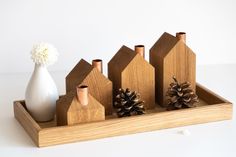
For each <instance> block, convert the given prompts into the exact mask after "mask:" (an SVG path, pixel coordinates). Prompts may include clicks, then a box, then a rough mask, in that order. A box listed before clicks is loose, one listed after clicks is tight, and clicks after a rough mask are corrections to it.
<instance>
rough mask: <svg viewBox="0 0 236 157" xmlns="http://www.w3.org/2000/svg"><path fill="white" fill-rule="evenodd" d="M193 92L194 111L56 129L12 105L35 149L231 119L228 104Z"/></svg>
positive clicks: (22, 105)
mask: <svg viewBox="0 0 236 157" xmlns="http://www.w3.org/2000/svg"><path fill="white" fill-rule="evenodd" d="M196 92H197V95H198V96H199V98H200V102H199V103H198V104H197V107H195V108H189V109H181V110H174V111H166V110H165V109H164V108H162V107H161V106H159V105H157V107H156V108H155V109H152V110H148V111H147V113H146V114H144V115H140V116H132V117H125V118H116V117H113V116H106V120H105V121H100V122H92V123H83V124H78V125H73V126H56V122H55V121H52V122H48V123H37V122H36V121H35V120H33V118H32V117H31V116H30V114H29V113H28V112H27V110H26V108H25V103H24V101H16V102H14V114H15V118H16V119H17V120H18V121H19V123H20V124H21V125H22V127H23V128H24V129H25V130H26V132H27V133H28V134H29V136H30V137H31V138H32V140H33V141H34V142H35V144H36V145H37V146H38V147H46V146H52V145H57V144H64V143H71V142H77V141H84V140H92V139H98V138H106V137H112V136H120V135H126V134H133V133H139V132H145V131H154V130H158V129H165V128H173V127H179V126H185V125H192V124H199V123H207V122H214V121H221V120H228V119H232V104H231V103H230V102H229V101H227V100H225V99H223V98H221V97H220V96H218V95H216V94H215V93H213V92H211V91H210V90H208V89H206V88H204V87H203V86H201V85H199V84H197V86H196Z"/></svg>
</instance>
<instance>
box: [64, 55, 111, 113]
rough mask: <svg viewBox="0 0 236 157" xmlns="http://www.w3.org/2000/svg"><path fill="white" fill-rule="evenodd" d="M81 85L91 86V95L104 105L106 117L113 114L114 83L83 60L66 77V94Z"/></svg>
mask: <svg viewBox="0 0 236 157" xmlns="http://www.w3.org/2000/svg"><path fill="white" fill-rule="evenodd" d="M81 84H84V85H87V86H89V93H90V94H91V95H92V96H93V97H94V98H95V99H96V100H97V101H98V102H100V103H101V104H102V105H104V107H105V111H106V115H110V114H112V108H113V107H112V104H113V103H112V82H111V81H110V80H109V79H108V78H106V77H105V76H104V75H103V74H102V73H101V72H100V71H99V70H98V69H97V68H94V67H93V66H92V65H91V64H89V63H88V62H86V61H85V60H83V59H81V60H80V61H79V63H78V64H77V65H76V66H75V67H74V68H73V69H72V71H71V72H70V73H69V74H68V75H67V76H66V93H68V92H70V91H72V90H75V88H76V86H78V85H81Z"/></svg>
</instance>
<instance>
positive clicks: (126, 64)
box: [108, 46, 155, 109]
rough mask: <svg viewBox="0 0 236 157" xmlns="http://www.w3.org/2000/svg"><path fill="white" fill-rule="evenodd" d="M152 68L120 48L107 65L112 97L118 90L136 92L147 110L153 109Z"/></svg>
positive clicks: (127, 50) (153, 82) (138, 57)
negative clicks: (126, 89) (127, 89)
mask: <svg viewBox="0 0 236 157" xmlns="http://www.w3.org/2000/svg"><path fill="white" fill-rule="evenodd" d="M154 72H155V71H154V67H153V66H152V65H151V64H149V63H148V62H147V61H146V60H145V59H144V58H143V56H141V55H140V54H139V53H136V52H135V51H133V50H132V49H130V48H128V47H126V46H122V47H121V48H120V49H119V51H118V52H117V53H116V54H115V56H113V58H112V59H111V60H110V62H109V63H108V78H109V79H110V80H111V81H112V82H113V97H114V98H115V96H116V94H117V92H118V90H119V88H123V89H125V88H129V89H131V90H134V91H137V92H139V93H140V95H141V99H142V100H144V101H145V107H146V108H147V109H150V108H154V107H155V78H154V77H155V74H154Z"/></svg>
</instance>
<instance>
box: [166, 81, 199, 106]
mask: <svg viewBox="0 0 236 157" xmlns="http://www.w3.org/2000/svg"><path fill="white" fill-rule="evenodd" d="M173 80H174V82H173V83H171V84H170V87H169V88H168V91H167V96H168V97H169V99H168V100H169V102H168V105H167V110H175V109H181V108H191V107H195V103H196V102H199V100H198V96H197V95H196V94H195V93H194V91H193V90H192V88H191V85H190V83H189V82H184V83H181V84H179V83H178V81H177V80H176V78H175V77H173Z"/></svg>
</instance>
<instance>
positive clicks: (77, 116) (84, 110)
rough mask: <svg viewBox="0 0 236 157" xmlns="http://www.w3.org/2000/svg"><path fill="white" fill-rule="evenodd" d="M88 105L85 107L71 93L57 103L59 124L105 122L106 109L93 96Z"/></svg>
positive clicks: (89, 98)
mask: <svg viewBox="0 0 236 157" xmlns="http://www.w3.org/2000/svg"><path fill="white" fill-rule="evenodd" d="M88 100H89V101H88V102H89V103H88V104H87V105H86V106H83V105H82V104H81V103H80V102H79V101H78V99H77V97H76V92H75V91H71V92H69V93H68V94H66V95H65V96H62V97H60V98H59V100H58V101H57V107H56V115H57V124H58V125H59V126H61V125H74V124H79V123H88V122H95V121H101V120H105V108H104V106H103V105H101V104H100V103H99V102H98V101H97V100H96V99H95V98H93V96H91V95H90V94H89V95H88Z"/></svg>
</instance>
